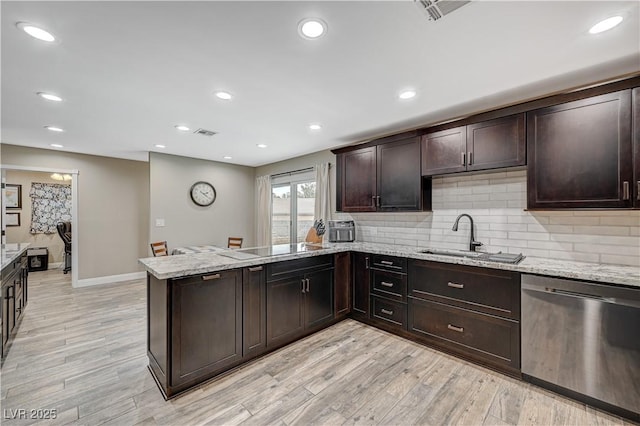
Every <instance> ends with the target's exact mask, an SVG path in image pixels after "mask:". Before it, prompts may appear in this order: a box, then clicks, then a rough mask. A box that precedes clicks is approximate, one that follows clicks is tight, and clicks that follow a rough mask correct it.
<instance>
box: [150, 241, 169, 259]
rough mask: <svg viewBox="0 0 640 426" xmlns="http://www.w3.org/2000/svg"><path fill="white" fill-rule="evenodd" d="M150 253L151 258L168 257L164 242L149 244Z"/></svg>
mask: <svg viewBox="0 0 640 426" xmlns="http://www.w3.org/2000/svg"><path fill="white" fill-rule="evenodd" d="M150 245H151V251H152V252H153V256H154V257H157V256H168V255H169V250H168V249H167V242H166V241H158V242H157V243H151V244H150Z"/></svg>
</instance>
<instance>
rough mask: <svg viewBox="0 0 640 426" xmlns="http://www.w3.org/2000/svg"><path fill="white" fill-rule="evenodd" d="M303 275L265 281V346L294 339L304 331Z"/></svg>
mask: <svg viewBox="0 0 640 426" xmlns="http://www.w3.org/2000/svg"><path fill="white" fill-rule="evenodd" d="M303 286H304V277H303V276H294V277H290V278H285V279H282V280H278V281H272V282H269V283H267V346H269V347H272V346H278V345H281V344H284V343H289V342H292V341H294V340H295V339H296V338H297V337H298V336H300V335H302V334H303V333H304V311H303V308H304V293H302V290H303V288H304V287H303Z"/></svg>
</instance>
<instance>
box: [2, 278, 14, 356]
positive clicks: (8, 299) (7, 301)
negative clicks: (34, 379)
mask: <svg viewBox="0 0 640 426" xmlns="http://www.w3.org/2000/svg"><path fill="white" fill-rule="evenodd" d="M12 292H13V286H10V285H5V286H3V287H2V349H3V350H2V355H3V356H4V355H6V344H7V343H8V342H9V336H10V334H11V330H12V329H13V325H12V324H13V311H14V308H13V303H12V297H13V296H12V295H11V293H12Z"/></svg>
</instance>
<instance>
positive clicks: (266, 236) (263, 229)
mask: <svg viewBox="0 0 640 426" xmlns="http://www.w3.org/2000/svg"><path fill="white" fill-rule="evenodd" d="M256 188H257V191H256V195H257V200H256V215H257V217H256V219H257V223H256V225H257V226H256V245H257V246H258V247H259V246H270V245H271V176H259V177H258V178H257V179H256Z"/></svg>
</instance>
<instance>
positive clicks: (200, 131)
mask: <svg viewBox="0 0 640 426" xmlns="http://www.w3.org/2000/svg"><path fill="white" fill-rule="evenodd" d="M193 133H195V134H196V135H202V136H213V135H215V134H216V132H212V131H211V130H207V129H198V130H196V131H195V132H193Z"/></svg>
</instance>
